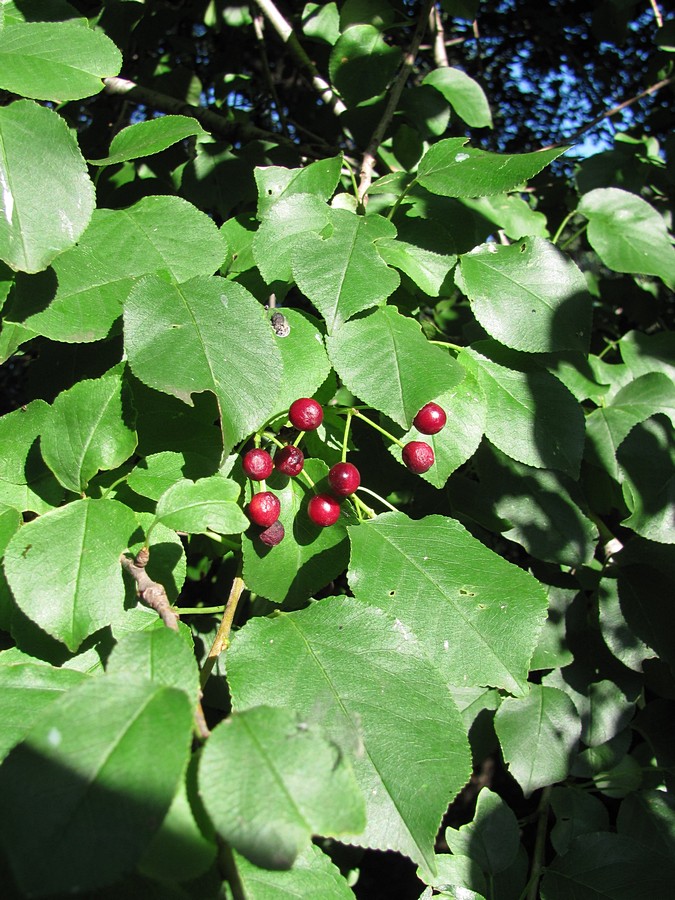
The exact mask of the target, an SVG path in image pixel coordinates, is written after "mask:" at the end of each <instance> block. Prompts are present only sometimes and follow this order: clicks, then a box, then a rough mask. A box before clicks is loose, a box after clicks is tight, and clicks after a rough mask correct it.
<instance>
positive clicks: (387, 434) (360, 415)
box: [351, 407, 405, 447]
mask: <svg viewBox="0 0 675 900" xmlns="http://www.w3.org/2000/svg"><path fill="white" fill-rule="evenodd" d="M351 412H352V413H353V415H355V416H357V417H358V418H359V419H363V421H364V422H367V423H368V424H369V425H370V426H371V428H374V429H375V430H376V431H379V432H380V434H383V435H384V436H385V437H388V438H389V440H390V441H393V442H394V443H395V444H398V445H399V447H403V446H405V445H404V443H403V441H399V439H398V438H395V437H394V435H393V434H390V433H389V432H388V431H385V430H384V428H382V426H381V425H378V424H377V422H373V420H372V419H369V418H368V416H364V415H363V413H362V412H359V411H358V409H355V408H354V407H352V410H351Z"/></svg>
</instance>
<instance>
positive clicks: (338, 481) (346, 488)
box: [328, 462, 361, 497]
mask: <svg viewBox="0 0 675 900" xmlns="http://www.w3.org/2000/svg"><path fill="white" fill-rule="evenodd" d="M328 483H329V484H330V486H331V488H332V489H333V490H334V491H335V493H336V494H337V495H338V497H348V496H349V495H350V494H353V493H354V491H355V490H356V489H357V487H358V486H359V485H360V484H361V475H360V474H359V470H358V469H357V468H356V466H353V465H352V464H351V463H348V462H339V463H336V464H335V465H334V466H333V468H332V469H331V470H330V472H329V473H328Z"/></svg>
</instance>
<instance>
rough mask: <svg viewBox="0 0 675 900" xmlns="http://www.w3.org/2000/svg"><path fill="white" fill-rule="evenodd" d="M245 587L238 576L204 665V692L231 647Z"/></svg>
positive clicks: (202, 684) (202, 679)
mask: <svg viewBox="0 0 675 900" xmlns="http://www.w3.org/2000/svg"><path fill="white" fill-rule="evenodd" d="M245 587H246V585H245V584H244V582H243V580H242V578H241V576H240V575H237V576H236V577H235V579H234V581H233V582H232V587H231V588H230V596H229V597H228V598H227V604H226V606H225V612H224V613H223V618H222V621H221V623H220V627H219V628H218V632H217V634H216V637H215V639H214V641H213V644H212V646H211V649H210V650H209V655H208V656H207V657H206V659H205V660H204V665H203V666H202V674H201V687H202V690H203V689H204V685H205V684H206V682H207V681H208V680H209V676H210V675H211V672H212V671H213V667H214V666H215V664H216V662H217V660H218V657H219V656H220V654H221V653H222V652H223V651H224V650H227V648H228V647H229V645H230V630H231V629H232V622H233V621H234V614H235V613H236V611H237V604H238V603H239V600H240V599H241V595H242V593H243V592H244V589H245Z"/></svg>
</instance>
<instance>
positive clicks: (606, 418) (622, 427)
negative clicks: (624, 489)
mask: <svg viewBox="0 0 675 900" xmlns="http://www.w3.org/2000/svg"><path fill="white" fill-rule="evenodd" d="M659 412H663V413H664V414H665V415H667V416H668V417H669V419H670V421H671V423H672V424H673V425H675V385H673V382H672V380H671V378H670V377H669V376H668V375H666V374H665V373H663V372H648V373H647V374H645V375H640V376H639V377H638V378H636V379H635V381H631V382H629V383H628V384H627V385H625V386H624V387H623V388H621V389H620V390H619V391H618V392H617V393H616V394H615V396H614V398H613V399H612V401H611V403H610V404H609V405H608V406H602V407H600V408H598V409H594V410H593V411H592V412H591V414H590V415H589V416H588V418H587V419H586V450H585V456H586V459H587V460H588V461H589V462H591V463H592V464H594V465H597V466H600V467H602V468H604V469H606V470H607V472H608V473H609V474H610V475H611V476H612V478H614V479H616V480H617V481H620V480H621V479H622V477H623V473H622V471H621V470H620V468H619V464H618V462H617V458H616V452H617V450H618V448H619V446H620V445H621V443H622V442H623V440H624V438H626V437H627V435H628V434H629V432H630V431H631V429H632V428H633V426H634V425H637V424H638V423H640V422H643V421H644V420H645V419H648V418H649V417H650V416H653V415H655V414H656V413H659Z"/></svg>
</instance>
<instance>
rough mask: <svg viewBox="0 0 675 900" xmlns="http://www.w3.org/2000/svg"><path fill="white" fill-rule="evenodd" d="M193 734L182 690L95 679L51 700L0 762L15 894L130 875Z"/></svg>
mask: <svg viewBox="0 0 675 900" xmlns="http://www.w3.org/2000/svg"><path fill="white" fill-rule="evenodd" d="M191 735H192V714H191V710H190V704H189V702H188V699H187V697H186V696H185V694H183V693H182V691H177V690H174V689H172V688H166V687H161V686H158V685H153V684H151V683H149V682H146V681H134V680H131V679H129V678H126V677H125V678H123V679H119V678H112V677H111V678H108V677H102V678H94V679H91V680H87V681H86V682H85V683H84V684H82V685H80V686H79V687H76V688H73V689H72V690H70V691H69V692H68V693H67V694H65V695H64V696H63V697H61V698H60V699H58V700H56V701H55V702H54V703H52V704H50V706H49V707H48V708H47V709H46V710H45V711H44V713H43V715H42V716H41V719H40V721H39V722H38V723H37V724H36V725H35V726H34V727H33V729H32V730H31V731H30V732H29V734H28V735H27V736H26V738H25V740H24V741H23V743H22V744H20V745H19V746H18V747H15V749H14V750H13V751H12V752H11V753H10V755H9V756H8V757H7V759H6V760H5V761H4V763H3V765H2V767H1V768H0V785H1V790H2V796H3V804H2V811H1V812H0V829H2V836H3V844H4V849H5V851H6V853H7V856H8V858H9V861H10V864H11V866H12V869H13V871H14V875H15V877H16V879H17V882H18V884H19V886H20V887H21V888H22V890H23V891H25V892H26V893H28V894H32V895H33V896H48V895H52V894H59V893H62V892H66V893H67V892H69V891H70V890H71V889H72V886H73V884H77V885H78V886H79V887H80V889H81V890H82V891H93V890H94V889H96V888H99V887H104V886H105V885H107V884H110V883H112V882H113V881H116V880H117V879H119V878H120V876H122V875H123V874H125V873H126V872H129V871H131V870H132V869H133V867H134V865H135V864H136V862H137V860H138V858H139V857H140V855H141V853H142V852H143V849H144V848H145V846H146V845H147V843H148V841H149V840H150V838H151V837H152V835H153V833H154V832H155V831H156V830H157V828H158V827H159V825H160V824H161V821H162V819H163V818H164V816H165V814H166V812H167V810H168V809H169V806H170V804H171V800H172V798H173V795H174V793H175V790H176V787H177V785H178V781H179V779H180V777H181V775H182V772H183V771H184V769H185V766H186V763H187V758H188V753H189V749H190V740H191ZM158 748H161V753H159V752H158ZM26 784H30V785H31V791H33V792H34V796H37V797H39V798H40V815H39V816H36V815H35V810H34V807H33V805H32V804H27V803H26V798H25V786H26Z"/></svg>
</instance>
